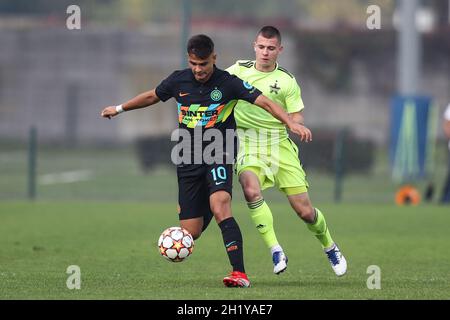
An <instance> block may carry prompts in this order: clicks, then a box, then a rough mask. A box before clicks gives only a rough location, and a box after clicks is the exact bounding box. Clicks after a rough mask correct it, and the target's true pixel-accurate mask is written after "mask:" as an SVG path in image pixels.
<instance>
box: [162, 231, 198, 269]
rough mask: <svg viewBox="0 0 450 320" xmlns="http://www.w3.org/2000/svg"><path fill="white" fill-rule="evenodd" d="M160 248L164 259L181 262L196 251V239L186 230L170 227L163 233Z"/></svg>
mask: <svg viewBox="0 0 450 320" xmlns="http://www.w3.org/2000/svg"><path fill="white" fill-rule="evenodd" d="M158 248H159V252H160V253H161V255H162V256H163V257H164V258H166V259H168V260H170V261H172V262H181V261H184V259H186V258H187V257H189V256H190V255H191V253H192V250H194V238H192V235H191V234H190V233H189V232H188V231H187V230H186V229H183V228H180V227H170V228H167V229H166V230H164V231H163V233H161V236H160V237H159V240H158Z"/></svg>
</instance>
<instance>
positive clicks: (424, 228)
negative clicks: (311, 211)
mask: <svg viewBox="0 0 450 320" xmlns="http://www.w3.org/2000/svg"><path fill="white" fill-rule="evenodd" d="M269 204H270V203H269ZM270 205H271V208H272V211H273V212H274V216H275V226H276V230H277V234H278V239H279V241H280V242H281V244H282V245H283V246H284V249H285V251H286V253H287V255H288V257H289V267H288V269H287V271H286V272H285V273H283V274H281V275H279V276H276V275H274V274H273V273H272V263H271V257H270V255H269V252H268V250H267V249H266V248H265V246H264V244H263V241H262V239H260V237H259V235H258V233H257V231H256V230H255V229H254V227H253V226H252V225H251V221H250V218H249V217H248V215H247V210H246V208H245V205H244V204H243V202H242V201H235V202H234V203H233V209H234V213H235V216H236V218H237V219H238V222H239V223H240V226H241V229H242V232H243V235H244V245H245V262H246V269H247V273H248V275H249V278H250V280H251V281H252V287H251V288H249V289H230V288H225V287H224V286H223V284H222V278H223V276H225V274H226V273H227V272H228V271H229V264H228V260H227V257H226V254H225V250H224V247H223V243H222V238H221V235H220V231H219V228H218V227H217V225H216V224H215V223H214V222H212V224H211V225H210V227H209V228H208V230H207V231H206V232H205V233H204V234H203V235H202V237H201V238H200V239H198V240H197V241H196V243H195V249H194V252H193V255H192V256H191V257H189V259H187V260H186V261H185V262H182V263H171V262H169V261H166V260H165V259H163V258H162V257H161V256H160V255H159V253H158V250H157V248H156V242H157V239H158V237H159V234H160V232H161V231H162V230H163V229H165V228H166V227H168V226H174V225H178V217H177V215H176V213H175V212H176V209H175V205H174V204H173V203H169V202H161V203H156V202H151V203H147V202H133V203H131V202H130V203H122V202H109V203H107V202H88V203H86V202H36V203H28V202H1V203H0V221H1V223H0V299H163V300H166V299H294V300H296V299H449V298H450V293H449V291H448V288H449V285H450V277H449V271H448V270H449V269H448V266H449V265H450V257H449V256H448V255H447V254H446V252H447V251H448V250H447V243H448V242H449V240H450V234H449V233H448V225H449V224H450V215H449V214H448V208H445V207H440V206H431V205H430V206H427V205H421V206H418V207H401V208H399V207H395V206H392V205H372V204H357V205H347V204H341V205H336V204H329V205H321V206H319V207H320V208H321V209H322V211H323V212H324V214H325V216H326V218H327V222H328V224H329V227H330V229H331V232H332V235H333V236H334V238H335V240H336V241H337V242H338V244H339V245H340V247H341V249H342V252H343V253H344V254H345V256H346V258H347V260H348V264H349V268H348V274H347V275H346V276H344V277H342V278H337V277H336V276H335V275H334V273H333V272H332V270H331V268H330V266H329V263H328V261H327V259H326V257H325V255H324V254H323V253H322V251H321V248H320V245H319V243H318V242H317V240H316V239H315V238H314V237H313V236H312V235H311V234H310V233H309V231H308V230H307V229H306V227H305V226H304V225H303V223H302V222H301V221H300V220H299V219H298V218H296V217H295V215H294V214H293V213H292V212H291V210H290V208H289V206H288V204H287V203H275V202H274V203H272V204H270ZM69 265H78V266H79V267H80V268H81V289H80V290H69V289H68V288H67V287H66V280H67V278H68V277H69V275H68V274H66V269H67V267H68V266H69ZM371 265H377V266H379V267H380V269H381V289H380V290H369V289H368V288H367V286H366V281H367V279H368V278H369V276H371V274H368V273H367V268H368V267H369V266H371Z"/></svg>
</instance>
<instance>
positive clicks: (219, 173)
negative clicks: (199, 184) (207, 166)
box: [211, 166, 227, 184]
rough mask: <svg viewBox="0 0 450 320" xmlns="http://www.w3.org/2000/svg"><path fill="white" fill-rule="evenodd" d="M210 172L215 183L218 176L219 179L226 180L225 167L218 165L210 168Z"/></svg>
mask: <svg viewBox="0 0 450 320" xmlns="http://www.w3.org/2000/svg"><path fill="white" fill-rule="evenodd" d="M211 173H212V176H213V179H214V182H215V183H216V184H217V178H219V179H220V180H227V171H226V170H225V167H222V166H220V167H217V168H212V169H211Z"/></svg>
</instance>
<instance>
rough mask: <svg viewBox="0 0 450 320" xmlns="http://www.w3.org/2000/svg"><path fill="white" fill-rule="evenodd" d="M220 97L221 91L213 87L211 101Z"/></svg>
mask: <svg viewBox="0 0 450 320" xmlns="http://www.w3.org/2000/svg"><path fill="white" fill-rule="evenodd" d="M220 99H222V92H221V91H220V90H219V89H217V88H215V89H214V90H213V91H211V100H212V101H216V102H217V101H219V100H220Z"/></svg>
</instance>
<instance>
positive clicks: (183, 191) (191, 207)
mask: <svg viewBox="0 0 450 320" xmlns="http://www.w3.org/2000/svg"><path fill="white" fill-rule="evenodd" d="M177 176H178V204H179V205H180V217H179V218H180V220H186V219H192V218H198V217H209V219H210V217H212V215H213V214H212V212H211V208H210V205H209V196H210V195H211V194H213V193H214V192H216V191H219V190H224V191H226V192H228V193H229V194H230V195H231V194H232V188H233V165H232V164H210V165H208V164H189V165H184V166H178V167H177Z"/></svg>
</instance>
